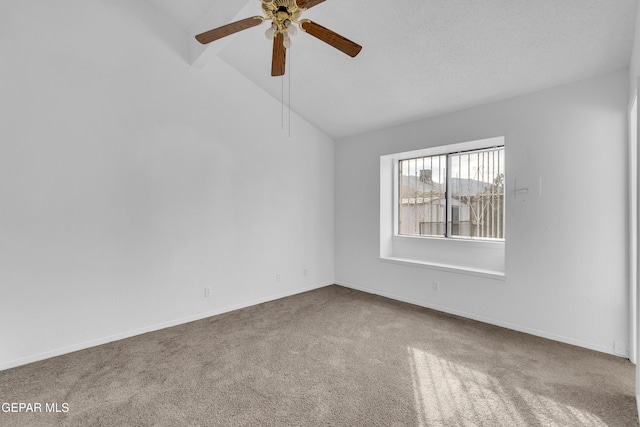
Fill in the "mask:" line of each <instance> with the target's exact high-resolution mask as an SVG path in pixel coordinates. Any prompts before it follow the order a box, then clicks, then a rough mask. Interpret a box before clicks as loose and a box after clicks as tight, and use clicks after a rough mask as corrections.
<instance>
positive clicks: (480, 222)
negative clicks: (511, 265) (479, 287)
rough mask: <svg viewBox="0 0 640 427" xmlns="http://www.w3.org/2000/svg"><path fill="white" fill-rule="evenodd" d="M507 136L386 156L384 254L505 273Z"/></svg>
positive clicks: (495, 275) (494, 275) (409, 261)
mask: <svg viewBox="0 0 640 427" xmlns="http://www.w3.org/2000/svg"><path fill="white" fill-rule="evenodd" d="M505 146H506V144H505V138H504V137H503V136H497V137H493V138H487V139H482V140H476V141H467V142H460V143H456V144H450V145H442V146H434V147H428V148H423V149H419V150H414V151H405V152H401V153H391V154H385V155H382V156H380V260H382V261H385V262H392V263H398V264H402V265H411V266H419V267H424V268H429V269H440V270H445V271H453V272H456V273H461V274H470V275H475V276H481V277H486V278H490V279H496V280H504V279H505V278H506V269H505V246H506V239H505V236H506V233H507V230H506V228H507V226H506V215H508V210H509V207H508V206H505V204H507V202H506V197H505V195H506V194H509V192H508V189H507V188H506V187H507V182H508V181H507V180H506V174H507V173H508V170H507V168H506V163H505V159H506V151H505Z"/></svg>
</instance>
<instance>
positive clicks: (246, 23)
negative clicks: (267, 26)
mask: <svg viewBox="0 0 640 427" xmlns="http://www.w3.org/2000/svg"><path fill="white" fill-rule="evenodd" d="M263 22H264V18H263V17H262V16H253V17H251V18H245V19H243V20H241V21H236V22H232V23H231V24H227V25H223V26H222V27H218V28H214V29H213V30H209V31H206V32H204V33H202V34H198V35H197V36H196V40H198V41H199V42H200V43H202V44H207V43H211V42H212V41H216V40H218V39H221V38H223V37H226V36H228V35H231V34H233V33H237V32H238V31H242V30H246V29H247V28H251V27H255V26H256V25H260V24H262V23H263Z"/></svg>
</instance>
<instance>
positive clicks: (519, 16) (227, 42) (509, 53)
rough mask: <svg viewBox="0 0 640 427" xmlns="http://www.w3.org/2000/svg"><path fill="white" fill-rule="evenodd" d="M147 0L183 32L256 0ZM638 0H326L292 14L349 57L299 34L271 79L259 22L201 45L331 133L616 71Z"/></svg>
mask: <svg viewBox="0 0 640 427" xmlns="http://www.w3.org/2000/svg"><path fill="white" fill-rule="evenodd" d="M147 2H148V3H150V4H152V5H153V6H155V7H157V8H158V9H160V10H161V11H163V12H164V13H165V14H167V15H168V16H169V18H170V19H171V20H173V21H174V22H175V23H176V24H177V25H179V26H180V27H182V28H183V29H184V30H185V31H186V32H187V33H189V34H190V35H195V34H197V33H200V32H203V31H206V30H208V29H211V28H214V27H217V26H220V25H224V24H226V23H228V22H231V21H235V20H239V19H243V18H246V17H249V16H254V15H260V14H261V8H260V1H259V0H250V1H246V0H242V1H234V2H228V1H222V0H147ZM231 5H232V6H231ZM637 5H638V2H637V0H561V1H559V0H536V1H531V0H490V1H489V0H485V1H478V0H456V1H451V0H405V1H402V2H388V1H382V0H349V1H347V0H327V1H325V2H324V3H321V4H319V5H318V6H316V7H314V8H312V9H310V10H308V11H306V12H305V13H304V15H303V18H308V19H311V20H313V21H315V22H318V23H320V24H322V25H324V26H325V27H328V28H330V29H332V30H334V31H336V32H338V33H340V34H342V35H343V36H345V37H347V38H349V39H351V40H353V41H355V42H357V43H359V44H361V45H362V46H363V50H362V52H361V53H360V55H358V56H357V57H356V58H350V57H348V56H346V55H344V54H343V53H341V52H339V51H337V50H335V49H333V48H332V47H330V46H328V45H326V44H324V43H322V42H321V41H319V40H317V39H315V38H313V37H311V36H309V35H308V34H304V33H301V32H300V33H299V34H298V35H297V36H295V37H294V38H293V46H292V48H291V49H290V50H289V51H288V54H289V57H288V64H287V74H286V75H285V77H284V78H275V77H271V75H270V70H271V68H270V64H271V42H270V41H268V40H267V39H266V38H265V37H264V35H263V33H264V30H265V29H266V28H267V24H263V25H262V26H258V27H255V28H251V29H249V30H246V31H243V32H240V33H237V34H234V35H231V36H229V37H227V38H225V39H223V40H219V41H216V42H214V43H211V44H210V45H209V46H208V47H207V48H206V50H208V51H209V55H211V52H213V55H217V56H219V57H220V58H221V59H222V60H224V61H226V62H227V63H229V64H230V65H231V66H232V67H234V68H235V69H236V70H238V72H240V73H242V74H243V75H245V76H246V77H247V78H248V79H250V80H251V81H253V82H254V83H255V84H257V85H258V86H260V87H262V88H263V89H264V90H265V91H267V92H268V93H270V94H271V95H273V96H274V97H275V98H277V99H278V100H280V99H283V98H284V102H285V103H287V102H288V100H289V99H290V100H291V109H292V110H294V111H295V112H297V113H298V114H299V115H301V116H302V117H304V118H305V119H307V120H308V121H309V122H311V123H312V124H314V125H315V126H317V127H318V128H319V129H321V130H323V131H324V132H326V133H327V134H328V135H330V136H332V137H334V138H342V137H346V136H350V135H354V134H358V133H362V132H366V131H370V130H374V129H378V128H382V127H388V126H391V125H395V124H400V123H404V122H408V121H412V120H416V119H420V118H425V117H431V116H435V115H439V114H443V113H446V112H451V111H455V110H460V109H463V108H467V107H471V106H474V105H480V104H483V103H486V102H491V101H495V100H499V99H504V98H508V97H512V96H517V95H520V94H524V93H528V92H532V91H536V90H540V89H544V88H548V87H553V86H556V85H560V84H564V83H567V82H572V81H578V80H583V79H586V78H590V77H593V76H596V75H600V74H605V73H608V72H612V71H616V70H620V69H623V68H627V67H628V66H629V60H630V56H631V49H632V43H633V35H634V26H635V16H636V8H637ZM214 45H215V46H214ZM205 53H206V51H205ZM199 54H200V52H196V56H198V55H199ZM192 55H193V53H192ZM201 58H206V55H202V56H201ZM201 61H203V60H202V59H201ZM204 62H205V64H200V65H204V66H206V60H204ZM289 88H290V92H289Z"/></svg>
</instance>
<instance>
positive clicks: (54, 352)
mask: <svg viewBox="0 0 640 427" xmlns="http://www.w3.org/2000/svg"><path fill="white" fill-rule="evenodd" d="M332 284H333V282H332V283H327V284H322V285H316V286H309V287H306V288H301V289H296V290H294V291H288V292H282V293H279V294H275V295H271V296H268V297H264V298H259V299H256V300H252V301H247V302H243V303H240V304H235V305H232V306H227V307H222V308H218V309H216V310H213V311H207V312H204V313H198V314H194V315H193V316H187V317H183V318H180V319H175V320H170V321H168V322H163V323H158V324H155V325H149V326H145V327H143V328H138V329H134V330H131V331H126V332H121V333H119V334H114V335H109V336H106V337H102V338H97V339H95V340H90V341H85V342H81V343H78V344H74V345H70V346H67V347H61V348H57V349H55V350H51V351H47V352H44V353H39V354H35V355H31V356H27V357H22V358H20V359H14V360H10V361H8V362H2V363H0V371H3V370H5V369H11V368H15V367H18V366H22V365H26V364H29V363H33V362H38V361H40V360H45V359H49V358H52V357H56V356H62V355H63V354H68V353H73V352H74V351H79V350H84V349H87V348H91V347H96V346H99V345H102V344H107V343H110V342H113V341H118V340H122V339H125V338H130V337H133V336H136V335H142V334H146V333H147V332H153V331H158V330H160V329H165V328H170V327H172V326H178V325H182V324H184V323H189V322H194V321H196V320H201V319H206V318H207V317H212V316H217V315H219V314H223V313H228V312H230V311H234V310H239V309H241V308H246V307H251V306H253V305H257V304H262V303H265V302H269V301H274V300H278V299H280V298H285V297H289V296H292V295H297V294H301V293H303V292H308V291H312V290H314V289H319V288H324V287H325V286H329V285H332Z"/></svg>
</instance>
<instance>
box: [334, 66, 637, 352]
mask: <svg viewBox="0 0 640 427" xmlns="http://www.w3.org/2000/svg"><path fill="white" fill-rule="evenodd" d="M628 78H629V77H628V72H627V71H620V72H617V73H614V74H610V75H606V76H603V77H599V78H595V79H592V80H588V81H583V82H579V83H575V84H571V85H566V86H562V87H558V88H554V89H550V90H546V91H542V92H537V93H534V94H530V95H526V96H522V97H517V98H513V99H510V100H506V101H501V102H496V103H492V104H489V105H485V106H481V107H477V108H473V109H469V110H465V111H460V112H456V113H453V114H449V115H445V116H441V117H437V118H433V119H429V120H424V121H419V122H415V123H411V124H407V125H403V126H398V127H395V128H390V129H385V130H382V131H377V132H373V133H369V134H365V135H359V136H355V137H351V138H347V139H345V140H340V141H336V166H335V167H336V184H337V185H336V196H335V204H336V279H337V282H338V283H340V284H343V285H346V286H350V287H353V288H356V289H362V290H366V291H368V292H372V293H377V294H381V295H386V296H391V297H394V298H397V299H400V300H406V301H410V302H413V303H416V304H420V305H424V306H427V307H433V308H436V309H439V310H443V311H447V312H451V313H457V314H461V315H463V316H467V317H470V318H475V319H479V320H483V321H486V322H489V323H494V324H498V325H503V326H507V327H510V328H513V329H516V330H521V331H526V332H530V333H533V334H537V335H541V336H545V337H549V338H553V339H556V340H560V341H565V342H569V343H573V344H577V345H581V346H584V347H587V348H592V349H596V350H600V351H603V352H608V353H616V354H620V355H624V354H625V353H626V352H627V349H626V348H625V346H626V342H627V339H628V337H627V333H628V324H627V295H628V293H627V281H626V271H627V270H626V253H627V252H626V237H627V236H626V195H627V192H626V191H627V190H626V188H627V187H626V186H627V181H626V169H627V168H626V147H627V143H626V136H627V120H626V109H627V102H628V93H629V83H628V82H629V80H628ZM425 96H427V95H426V94H425ZM494 136H504V137H505V145H506V161H507V164H506V167H507V170H506V179H507V191H509V190H512V189H513V183H514V180H515V179H517V180H518V186H535V182H537V179H538V178H537V177H541V179H542V197H541V198H539V197H533V196H531V197H526V198H523V199H515V198H508V199H507V207H506V209H507V240H506V255H505V256H506V275H507V278H506V280H504V281H502V280H493V279H490V278H483V277H477V276H473V275H465V274H457V273H453V272H447V271H439V270H432V269H429V268H421V267H410V266H406V265H396V264H392V263H388V262H381V261H380V260H379V259H378V256H379V249H378V248H379V225H380V223H379V206H380V204H379V200H380V195H379V193H378V190H379V172H380V167H379V165H380V156H381V155H387V154H391V153H394V152H400V151H408V150H415V149H419V148H425V147H429V146H437V145H443V144H452V143H458V142H464V141H471V140H475V139H481V138H488V137H494ZM525 183H526V184H525ZM433 280H438V281H440V283H441V290H440V291H439V292H436V291H434V290H432V286H431V283H432V281H433ZM614 342H615V343H616V344H617V348H616V349H614Z"/></svg>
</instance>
